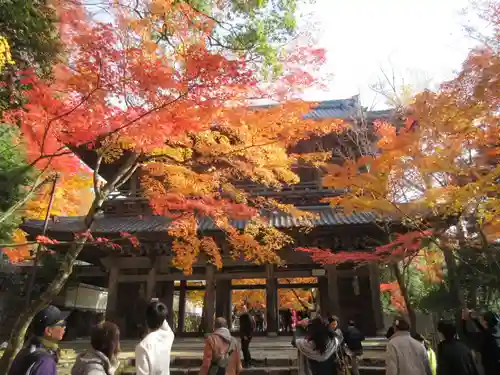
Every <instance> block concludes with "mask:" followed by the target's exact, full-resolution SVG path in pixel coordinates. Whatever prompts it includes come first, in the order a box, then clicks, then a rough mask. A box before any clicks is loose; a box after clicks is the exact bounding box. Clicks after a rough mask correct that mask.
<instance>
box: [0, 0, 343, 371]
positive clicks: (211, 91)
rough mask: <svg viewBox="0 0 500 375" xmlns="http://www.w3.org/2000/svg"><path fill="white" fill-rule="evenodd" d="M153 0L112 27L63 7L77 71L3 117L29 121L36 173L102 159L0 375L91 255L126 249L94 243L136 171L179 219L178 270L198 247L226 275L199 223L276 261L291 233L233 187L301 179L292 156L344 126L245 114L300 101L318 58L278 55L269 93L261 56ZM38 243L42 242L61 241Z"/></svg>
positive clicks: (275, 112) (287, 111) (120, 12)
mask: <svg viewBox="0 0 500 375" xmlns="http://www.w3.org/2000/svg"><path fill="white" fill-rule="evenodd" d="M148 4H149V5H151V6H153V8H155V9H156V10H158V11H160V10H161V12H160V13H161V14H163V16H162V17H160V18H158V13H156V11H151V10H149V11H146V14H145V16H144V17H137V13H136V12H130V9H126V11H125V10H124V8H122V7H119V6H118V7H115V5H117V4H114V3H113V4H112V5H110V8H109V11H110V12H111V13H113V14H114V15H115V19H114V21H113V23H103V22H99V21H97V20H96V19H94V18H90V17H89V16H88V14H87V13H86V11H85V8H84V6H83V5H81V4H78V3H77V2H71V4H59V6H60V9H59V14H60V21H61V23H60V29H61V39H62V41H63V42H64V43H65V47H66V53H67V63H66V64H60V65H58V66H56V67H54V74H55V79H54V80H53V81H51V82H45V81H42V80H40V79H38V78H37V77H36V76H35V75H34V74H33V72H23V73H22V75H23V78H22V79H23V83H24V84H26V85H29V86H30V90H28V91H27V92H26V101H27V104H26V106H25V107H24V108H23V109H22V110H16V111H11V112H9V113H7V114H6V119H7V121H9V122H10V123H12V124H13V125H15V126H20V128H21V130H22V134H23V137H24V139H25V141H26V142H27V144H28V145H29V150H30V153H29V157H30V160H31V161H32V163H33V165H35V166H36V167H38V168H39V169H40V170H45V169H47V168H50V169H51V170H68V169H69V170H72V171H73V172H74V171H75V169H77V168H79V165H78V164H77V165H75V163H74V159H72V158H71V157H72V151H73V150H91V151H93V152H94V154H95V155H96V162H95V164H94V165H92V166H91V167H92V169H93V173H94V176H93V177H94V194H95V197H94V200H93V202H92V205H91V207H90V209H89V211H88V213H87V214H86V216H85V220H84V228H82V231H83V232H82V233H74V239H73V241H71V242H70V243H68V244H67V249H66V251H65V252H64V258H63V259H62V262H61V265H60V268H59V270H58V272H57V274H56V275H55V276H54V279H53V281H52V282H51V284H50V285H49V286H48V287H47V289H46V290H45V291H44V293H42V295H41V296H40V297H39V298H38V299H36V300H34V301H33V302H32V304H31V305H30V307H29V308H28V309H27V310H26V311H24V312H22V313H21V314H20V317H19V319H18V320H17V322H16V324H15V326H14V327H13V334H12V336H11V339H10V341H9V346H8V348H7V350H6V351H5V353H4V355H3V357H2V361H1V363H0V372H6V369H7V368H8V366H9V363H10V361H11V360H12V358H13V356H14V354H15V353H16V351H17V350H18V349H19V348H20V346H21V344H22V339H23V337H24V333H25V330H26V328H27V327H28V325H29V323H30V321H31V319H32V317H33V316H34V314H36V312H37V311H39V310H40V309H41V308H42V307H43V306H44V305H46V304H47V303H49V302H50V301H51V300H52V298H53V297H54V296H55V295H56V294H57V293H59V291H60V290H61V288H62V287H63V286H64V284H65V282H66V280H67V279H68V277H69V275H70V274H71V272H72V267H73V264H74V262H75V260H76V258H77V257H78V255H79V253H80V251H81V250H82V248H83V246H84V245H85V244H86V243H88V242H91V243H94V242H96V243H97V242H99V243H101V244H103V245H106V246H107V245H109V246H108V247H109V249H110V251H113V250H114V249H116V248H117V247H119V245H118V244H117V243H116V242H115V241H111V240H109V239H104V238H97V239H94V238H92V236H91V234H90V233H91V231H92V223H93V222H94V219H95V216H96V213H97V212H98V211H99V209H100V207H101V206H102V204H103V202H104V201H105V200H106V198H107V197H108V195H109V194H110V193H111V192H113V191H115V190H116V189H117V188H119V187H120V186H121V185H123V184H124V183H125V182H126V181H128V180H129V178H130V177H131V176H132V175H134V174H135V173H136V172H138V171H140V174H141V178H142V187H143V192H144V193H145V194H146V195H147V196H148V197H149V198H150V200H151V204H152V207H153V208H154V210H155V212H156V213H157V214H161V215H168V216H170V217H172V220H173V223H172V225H171V228H170V235H171V236H172V237H173V238H174V243H173V251H174V252H175V253H176V257H175V261H174V265H175V266H177V267H179V268H181V269H183V270H184V271H186V272H190V271H191V268H192V265H193V263H194V262H195V260H196V259H197V257H198V255H199V254H200V252H205V253H207V254H208V255H209V256H210V257H211V259H212V262H213V263H214V264H216V265H217V266H219V267H220V266H221V262H222V255H221V250H220V249H219V247H218V245H217V243H216V242H215V241H214V240H213V239H212V238H211V237H207V236H200V235H199V233H198V226H197V220H196V218H197V217H199V216H200V215H201V216H209V217H211V218H212V219H213V221H214V223H215V224H216V225H217V226H218V227H219V228H220V229H221V230H223V231H224V232H225V233H226V235H227V236H228V239H229V242H230V244H231V246H232V250H231V255H232V256H235V257H238V256H244V257H245V258H246V259H248V260H251V261H254V262H269V261H275V262H276V261H279V257H278V256H277V251H278V250H279V249H280V248H281V247H282V246H283V245H285V244H287V243H289V242H290V238H289V237H288V236H287V235H285V234H283V233H281V232H279V231H278V230H275V229H272V228H268V226H267V225H266V224H265V219H264V218H261V217H260V216H259V207H260V205H262V204H263V203H262V201H259V200H253V199H252V198H251V197H250V196H248V195H247V194H246V193H245V192H244V191H241V190H240V189H238V187H237V185H236V184H235V183H236V182H238V181H248V180H250V181H254V182H257V183H261V184H265V185H268V186H274V187H279V186H280V185H282V184H290V183H296V182H298V177H297V176H296V175H295V174H294V173H293V172H292V171H291V167H292V166H293V163H294V161H295V160H296V156H294V157H290V156H289V155H287V148H288V147H289V146H290V145H293V144H294V143H296V142H298V141H299V140H300V139H303V138H304V137H308V136H310V135H312V134H325V133H330V132H332V131H338V130H339V129H340V128H341V126H342V125H341V122H339V121H323V122H318V121H313V120H307V121H304V120H303V118H302V117H303V115H304V114H305V113H307V111H309V109H310V107H311V105H313V103H303V102H299V101H289V102H286V103H284V104H279V105H276V106H274V107H272V108H269V107H264V108H262V107H261V108H249V107H250V105H251V104H252V101H251V99H255V97H256V95H261V98H267V99H270V98H272V99H282V98H285V97H287V98H290V97H293V96H294V95H293V93H294V92H298V91H300V90H302V89H304V88H306V87H308V86H310V85H311V84H314V83H315V80H314V76H313V74H312V73H311V72H314V71H315V66H317V65H319V64H321V63H322V62H323V61H324V53H323V52H322V51H321V50H319V49H311V48H302V49H294V51H292V52H293V53H290V54H288V58H286V57H285V58H283V59H282V66H283V75H282V76H281V77H274V80H273V81H270V80H266V81H265V84H262V81H261V79H262V77H263V75H262V74H261V72H260V71H258V70H257V69H258V68H259V64H258V63H256V61H257V62H258V59H257V60H255V59H254V58H255V55H254V54H245V53H240V52H238V53H236V52H235V50H231V49H229V50H228V48H224V46H223V45H222V46H221V45H214V43H215V41H214V38H215V37H216V35H217V34H215V33H214V29H215V28H216V26H217V22H215V21H214V19H213V17H211V16H209V15H207V14H205V13H203V12H201V11H199V10H198V9H196V8H194V7H193V6H191V5H189V3H187V2H161V1H154V2H152V3H148ZM149 5H148V6H149ZM157 7H160V8H157ZM146 8H147V7H146ZM148 9H149V8H148ZM136 10H137V9H136ZM155 35H157V36H158V35H160V37H158V38H156V39H155V38H153V36H155ZM253 52H255V51H253ZM264 67H268V65H266V64H264ZM316 71H317V69H316ZM264 89H265V90H264ZM269 90H271V91H269ZM264 91H266V92H267V94H266V95H265V96H263V93H264ZM68 158H70V159H68ZM113 163H115V164H114V166H115V168H114V170H115V173H113V174H112V175H111V176H107V178H106V181H105V182H104V183H102V182H101V181H100V178H99V173H100V171H101V169H102V167H103V166H104V165H105V164H113ZM271 204H272V202H271ZM282 208H283V207H282ZM179 211H181V214H179ZM231 218H246V219H252V225H250V226H249V227H248V228H247V230H245V231H244V232H243V233H242V232H240V231H238V230H236V229H235V228H233V227H232V226H231V224H230V222H231V221H230V219H231ZM139 219H140V218H139ZM256 236H258V238H259V240H257V239H256V238H255V237H256ZM125 237H127V240H130V241H133V242H134V243H135V240H134V239H133V238H131V237H130V236H129V235H128V234H127V235H125ZM38 240H39V241H40V242H42V243H44V244H46V245H51V244H55V241H56V240H54V239H50V238H46V237H43V236H42V237H39V238H38ZM4 370H5V371H4Z"/></svg>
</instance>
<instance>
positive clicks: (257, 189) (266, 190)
mask: <svg viewBox="0 0 500 375" xmlns="http://www.w3.org/2000/svg"><path fill="white" fill-rule="evenodd" d="M235 187H236V188H238V189H241V190H243V191H245V192H247V193H248V194H250V195H252V196H287V195H304V194H335V193H338V192H340V191H339V190H338V189H331V188H327V187H324V186H321V183H320V182H319V181H311V182H302V183H299V184H296V185H284V186H282V187H281V188H280V189H278V190H275V189H272V188H270V187H268V186H265V185H260V184H235ZM118 200H120V201H121V200H128V201H142V200H147V198H146V197H145V196H144V195H143V194H141V192H140V191H130V190H123V191H115V192H113V193H111V194H110V195H109V196H108V201H118Z"/></svg>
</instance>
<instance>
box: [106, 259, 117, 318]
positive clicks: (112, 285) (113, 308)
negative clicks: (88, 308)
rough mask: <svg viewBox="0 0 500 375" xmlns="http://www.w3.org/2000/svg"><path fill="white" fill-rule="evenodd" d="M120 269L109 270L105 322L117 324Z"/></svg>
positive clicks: (114, 267) (112, 268)
mask: <svg viewBox="0 0 500 375" xmlns="http://www.w3.org/2000/svg"><path fill="white" fill-rule="evenodd" d="M119 274H120V269H119V268H118V267H116V266H112V267H111V268H110V269H109V281H108V302H107V305H106V320H109V321H112V322H114V323H118V321H117V319H118V311H117V310H118V278H119Z"/></svg>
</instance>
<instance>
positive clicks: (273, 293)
mask: <svg viewBox="0 0 500 375" xmlns="http://www.w3.org/2000/svg"><path fill="white" fill-rule="evenodd" d="M266 276H267V277H266V279H267V280H266V281H267V284H266V306H267V308H266V314H267V334H268V335H269V336H276V335H277V334H278V289H277V285H276V284H277V283H276V277H275V276H274V265H272V264H267V265H266Z"/></svg>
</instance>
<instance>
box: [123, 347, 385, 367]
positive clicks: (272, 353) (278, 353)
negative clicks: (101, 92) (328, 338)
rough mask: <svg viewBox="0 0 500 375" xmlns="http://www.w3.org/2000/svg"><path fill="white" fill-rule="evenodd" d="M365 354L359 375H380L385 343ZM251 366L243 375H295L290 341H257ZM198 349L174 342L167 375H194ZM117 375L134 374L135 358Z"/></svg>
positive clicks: (295, 362)
mask: <svg viewBox="0 0 500 375" xmlns="http://www.w3.org/2000/svg"><path fill="white" fill-rule="evenodd" d="M364 346H365V354H364V356H363V358H362V360H361V363H360V365H361V366H360V374H361V375H383V374H384V373H385V366H384V359H383V357H384V352H385V341H384V340H382V339H380V338H376V339H368V340H367V341H366V342H365V345H364ZM252 349H253V350H252ZM251 351H252V356H253V357H254V360H255V364H254V366H253V367H251V368H248V369H244V370H243V375H297V373H298V368H297V353H296V349H294V348H293V347H291V345H290V339H289V338H288V339H287V338H285V339H283V338H281V339H272V340H259V341H257V342H255V344H254V345H252V346H251ZM202 352H203V349H202V346H201V345H199V343H197V344H194V343H188V342H180V343H179V342H178V343H177V345H176V344H175V343H174V347H173V350H172V361H171V364H170V374H171V375H198V374H199V371H200V366H201V363H202V358H201V357H202ZM123 363H124V368H123V370H122V372H121V375H135V369H134V367H135V359H134V358H128V359H127V360H125V361H123Z"/></svg>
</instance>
